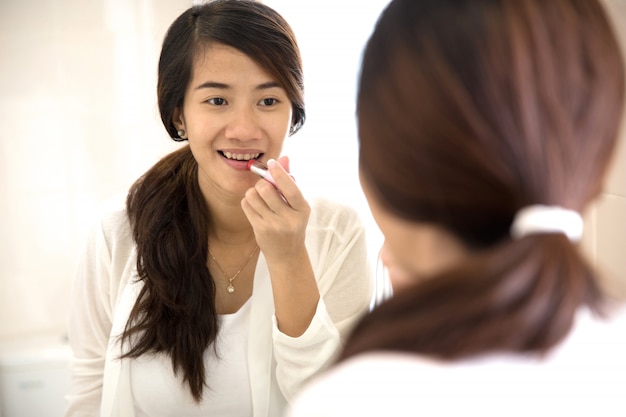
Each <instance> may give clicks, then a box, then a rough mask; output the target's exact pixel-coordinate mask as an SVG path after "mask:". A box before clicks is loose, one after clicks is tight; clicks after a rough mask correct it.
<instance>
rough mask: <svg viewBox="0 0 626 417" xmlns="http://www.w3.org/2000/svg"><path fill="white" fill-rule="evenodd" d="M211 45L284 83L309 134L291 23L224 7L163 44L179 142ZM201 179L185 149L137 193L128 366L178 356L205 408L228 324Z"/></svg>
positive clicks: (256, 10)
mask: <svg viewBox="0 0 626 417" xmlns="http://www.w3.org/2000/svg"><path fill="white" fill-rule="evenodd" d="M211 42H219V43H222V44H225V45H228V46H231V47H234V48H236V49H238V50H240V51H242V52H243V53H245V54H246V55H248V56H249V57H250V58H252V59H253V60H255V61H257V62H258V63H259V64H260V65H261V66H262V67H263V68H265V69H266V70H267V71H268V72H269V73H270V74H271V75H272V76H274V77H275V78H276V80H277V81H278V82H279V83H280V85H281V86H282V87H283V88H284V89H285V90H286V92H287V95H288V96H289V98H290V100H291V102H292V106H293V120H292V125H291V133H294V132H295V131H297V130H298V129H299V128H300V127H301V126H302V123H304V119H305V113H304V103H303V77H302V63H301V58H300V53H299V50H298V46H297V44H296V40H295V37H294V34H293V32H292V30H291V28H290V27H289V25H288V24H287V22H285V20H284V19H283V18H282V17H281V16H280V15H279V14H278V13H276V12H275V11H274V10H272V9H271V8H269V7H268V6H265V5H263V4H261V3H257V2H254V1H247V0H217V1H212V2H209V3H206V4H204V5H200V6H194V7H191V8H190V9H188V10H187V11H185V12H184V13H183V14H182V15H181V16H180V17H178V18H177V19H176V20H175V21H174V23H173V24H172V25H171V26H170V28H169V30H168V32H167V34H166V36H165V39H164V42H163V47H162V51H161V57H160V61H159V73H158V75H159V77H158V89H157V90H158V101H159V109H160V112H161V119H162V121H163V124H164V125H165V128H166V129H167V131H168V132H169V134H170V136H171V137H172V138H174V139H179V138H178V134H177V132H176V128H175V127H174V125H173V124H172V115H173V113H174V110H175V108H176V107H177V106H181V105H182V103H183V99H184V94H185V89H186V87H187V84H188V83H189V81H190V77H191V70H192V65H193V59H194V56H195V55H196V54H198V53H202V52H203V50H204V48H206V46H207V45H208V44H210V43H211ZM197 171H198V166H197V163H196V161H195V159H194V158H193V155H192V153H191V151H190V149H189V146H185V147H183V148H181V149H179V150H177V151H175V152H173V153H171V154H169V155H167V156H165V157H164V158H163V159H162V160H161V161H159V162H158V163H157V164H155V165H154V166H153V167H152V168H151V169H150V170H149V171H148V172H146V173H145V174H144V175H143V176H142V177H141V178H139V179H138V180H137V181H136V182H135V184H133V186H132V187H131V189H130V191H129V194H128V198H127V202H126V205H127V212H128V217H129V220H130V224H131V228H132V236H133V239H134V241H135V243H136V246H137V273H138V275H139V277H138V278H139V279H140V280H142V281H143V283H144V285H143V288H142V290H141V292H140V294H139V296H138V299H137V302H136V304H135V305H134V307H133V309H132V311H131V314H130V318H129V320H128V322H127V324H126V328H125V331H124V333H123V335H122V340H123V341H125V342H128V344H129V349H128V350H126V351H125V352H124V354H123V355H122V357H129V358H136V357H139V356H140V355H143V354H146V353H163V354H166V355H168V356H169V357H170V358H171V362H172V367H173V370H174V372H175V373H176V374H182V378H183V381H184V382H185V383H186V384H187V385H188V386H189V389H190V391H191V394H192V395H193V398H194V399H195V400H196V401H197V402H199V401H200V400H201V399H202V392H203V389H204V386H205V380H206V372H205V368H204V360H203V354H204V352H205V351H206V349H207V348H209V347H210V346H212V345H213V344H214V343H215V340H216V336H217V333H218V320H217V312H216V308H215V285H214V282H213V278H212V277H211V274H210V273H209V270H208V268H207V266H206V262H207V254H208V235H207V233H208V232H207V231H208V230H209V227H208V225H209V216H210V214H209V212H208V209H207V207H206V203H205V200H204V198H203V196H202V193H201V191H200V187H199V185H198V178H197V177H198V174H197ZM213 347H215V346H214V345H213Z"/></svg>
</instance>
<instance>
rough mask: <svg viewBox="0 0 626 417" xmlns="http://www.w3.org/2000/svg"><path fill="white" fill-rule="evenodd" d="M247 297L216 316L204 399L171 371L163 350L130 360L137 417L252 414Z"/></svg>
mask: <svg viewBox="0 0 626 417" xmlns="http://www.w3.org/2000/svg"><path fill="white" fill-rule="evenodd" d="M251 304H252V303H251V302H250V299H248V301H247V302H246V303H245V304H244V305H243V306H242V307H241V308H240V309H239V310H238V311H237V312H235V313H233V314H223V315H220V316H219V321H220V328H219V334H218V336H217V343H216V344H215V347H216V349H217V350H214V349H213V348H212V347H211V348H209V349H208V350H207V351H206V353H205V369H206V370H207V378H206V384H207V387H206V388H205V390H204V391H203V400H202V402H201V403H199V404H198V403H196V402H195V401H194V400H193V397H192V396H191V393H190V391H189V389H188V387H187V384H184V383H183V380H182V378H181V376H180V372H179V375H178V376H175V375H174V372H173V370H172V362H171V360H170V358H169V357H167V356H165V355H162V354H160V355H156V356H154V355H153V356H145V357H144V356H142V357H139V358H138V359H136V360H134V361H131V362H130V386H131V390H132V396H133V403H134V406H135V416H136V417H154V416H159V417H180V416H185V417H203V416H221V417H227V416H231V417H242V416H250V415H252V393H251V390H250V380H249V378H248V373H249V371H248V357H247V352H248V327H249V325H250V305H251Z"/></svg>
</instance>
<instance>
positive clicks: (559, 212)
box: [511, 205, 584, 242]
mask: <svg viewBox="0 0 626 417" xmlns="http://www.w3.org/2000/svg"><path fill="white" fill-rule="evenodd" d="M583 225H584V223H583V219H582V217H581V216H580V214H578V212H576V211H574V210H568V209H565V208H563V207H557V206H542V205H534V206H528V207H524V208H523V209H521V210H519V211H518V212H517V214H516V215H515V219H514V220H513V225H512V226H511V236H513V237H514V238H516V239H519V238H522V237H524V236H526V235H529V234H533V233H563V234H565V235H566V236H567V237H568V238H569V240H570V241H572V242H578V241H580V239H581V238H582V235H583Z"/></svg>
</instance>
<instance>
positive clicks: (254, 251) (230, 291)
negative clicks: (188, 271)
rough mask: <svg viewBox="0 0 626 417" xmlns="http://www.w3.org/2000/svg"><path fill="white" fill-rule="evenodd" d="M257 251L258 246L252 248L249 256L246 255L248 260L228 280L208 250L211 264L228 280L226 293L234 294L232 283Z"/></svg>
mask: <svg viewBox="0 0 626 417" xmlns="http://www.w3.org/2000/svg"><path fill="white" fill-rule="evenodd" d="M257 249H259V245H255V246H254V249H252V252H250V255H248V258H247V259H246V262H245V263H244V264H243V266H242V267H241V268H239V271H237V272H235V274H234V275H233V276H231V277H230V278H228V274H227V273H226V272H225V271H224V269H223V268H222V266H221V265H220V264H219V262H217V259H215V255H213V252H211V249H209V255H211V259H213V262H215V265H217V267H218V268H219V270H220V271H221V272H222V274H223V275H224V277H225V278H226V279H228V287H226V291H228V293H229V294H232V293H234V292H235V287H234V286H233V281H234V280H235V278H237V277H238V276H239V274H241V271H243V269H244V268H245V267H246V266H247V265H248V263H249V262H250V259H252V255H254V254H255V253H256V251H257Z"/></svg>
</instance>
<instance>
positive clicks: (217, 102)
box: [207, 97, 226, 106]
mask: <svg viewBox="0 0 626 417" xmlns="http://www.w3.org/2000/svg"><path fill="white" fill-rule="evenodd" d="M207 103H209V104H213V105H214V106H223V105H225V104H226V100H224V99H223V98H222V97H214V98H210V99H208V100H207Z"/></svg>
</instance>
